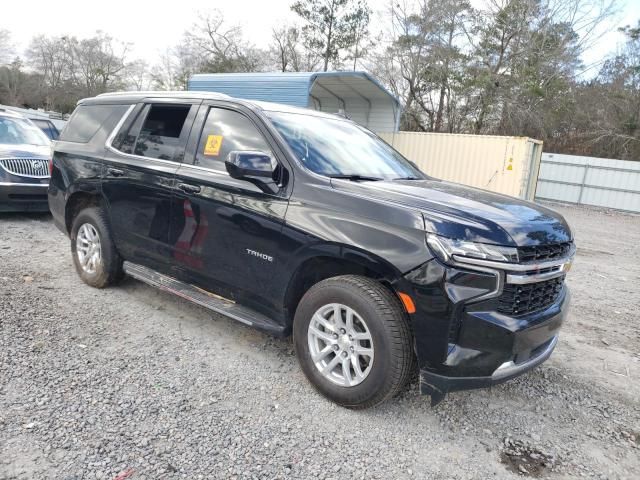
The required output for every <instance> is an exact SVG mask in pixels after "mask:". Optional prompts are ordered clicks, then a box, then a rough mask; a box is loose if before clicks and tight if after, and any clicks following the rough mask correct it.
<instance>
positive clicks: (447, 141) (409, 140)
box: [380, 132, 542, 200]
mask: <svg viewBox="0 0 640 480" xmlns="http://www.w3.org/2000/svg"><path fill="white" fill-rule="evenodd" d="M380 136H381V137H382V138H383V139H384V140H385V141H386V142H387V143H389V144H390V145H392V146H393V147H394V148H395V149H396V150H398V151H399V152H400V153H402V154H403V155H404V156H405V157H407V158H408V159H409V160H411V161H413V162H415V163H416V164H417V165H418V166H419V167H420V169H421V170H422V171H423V172H425V173H426V174H428V175H431V176H433V177H436V178H441V179H443V180H448V181H451V182H456V183H462V184H465V185H470V186H473V187H478V188H482V189H485V190H491V191H493V192H498V193H504V194H506V195H512V196H514V197H521V198H527V199H529V200H532V199H533V195H534V192H535V177H536V175H537V172H538V168H539V165H540V156H541V154H542V142H540V141H538V140H533V139H530V138H526V137H501V136H492V135H458V134H449V133H419V132H397V133H382V134H380Z"/></svg>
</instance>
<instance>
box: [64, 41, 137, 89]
mask: <svg viewBox="0 0 640 480" xmlns="http://www.w3.org/2000/svg"><path fill="white" fill-rule="evenodd" d="M63 40H64V41H65V44H66V45H67V47H68V51H69V52H70V54H71V59H72V70H71V75H72V77H73V79H74V80H75V82H76V84H78V85H82V86H83V87H84V93H85V94H86V95H87V96H94V95H97V94H99V93H104V92H107V91H109V90H112V89H115V88H121V87H122V86H124V81H123V79H122V77H121V74H124V73H125V66H126V56H127V53H128V50H129V45H128V44H123V43H121V42H118V41H116V40H114V39H113V37H111V36H110V35H107V34H105V33H103V32H98V33H97V35H96V36H94V37H91V38H86V39H82V40H78V39H76V38H74V37H72V38H68V37H64V38H63Z"/></svg>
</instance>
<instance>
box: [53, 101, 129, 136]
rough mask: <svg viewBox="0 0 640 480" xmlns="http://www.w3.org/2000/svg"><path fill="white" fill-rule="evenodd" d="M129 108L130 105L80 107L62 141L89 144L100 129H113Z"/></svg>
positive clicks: (70, 120) (66, 127)
mask: <svg viewBox="0 0 640 480" xmlns="http://www.w3.org/2000/svg"><path fill="white" fill-rule="evenodd" d="M127 108H128V105H78V107H77V108H76V109H75V111H74V112H73V115H71V118H70V119H69V122H68V123H67V125H66V126H65V127H64V130H63V131H62V133H61V134H60V140H62V141H65V142H75V143H87V142H89V141H91V139H92V138H93V136H94V135H95V134H96V133H97V132H98V130H100V127H102V126H105V127H107V126H110V127H111V128H113V124H114V123H117V121H118V120H119V119H120V117H122V115H124V112H125V111H126V110H127Z"/></svg>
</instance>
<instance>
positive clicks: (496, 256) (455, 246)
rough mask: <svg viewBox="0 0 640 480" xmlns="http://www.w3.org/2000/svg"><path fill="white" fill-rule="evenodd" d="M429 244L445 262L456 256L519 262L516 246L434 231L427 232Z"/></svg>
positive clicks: (435, 253) (434, 252)
mask: <svg viewBox="0 0 640 480" xmlns="http://www.w3.org/2000/svg"><path fill="white" fill-rule="evenodd" d="M427 244H428V245H429V247H430V248H431V251H432V252H433V254H434V255H435V256H436V257H437V258H438V259H440V260H441V261H443V262H448V261H450V260H451V259H452V258H454V257H462V258H461V260H463V261H464V258H477V259H480V260H491V261H494V262H509V263H517V262H518V249H517V248H515V247H502V246H500V245H489V244H487V243H476V242H468V241H466V240H456V239H453V238H446V237H441V236H439V235H434V234H432V233H428V234H427Z"/></svg>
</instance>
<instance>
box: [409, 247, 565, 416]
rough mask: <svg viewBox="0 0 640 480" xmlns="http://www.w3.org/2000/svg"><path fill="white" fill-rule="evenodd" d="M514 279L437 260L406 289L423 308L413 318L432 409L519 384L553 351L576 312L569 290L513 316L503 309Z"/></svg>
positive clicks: (423, 268)
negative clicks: (459, 395)
mask: <svg viewBox="0 0 640 480" xmlns="http://www.w3.org/2000/svg"><path fill="white" fill-rule="evenodd" d="M507 276H508V275H507V273H505V272H490V271H479V270H473V269H467V268H465V267H458V266H456V267H452V266H447V265H444V264H442V263H440V262H439V261H437V260H435V259H432V260H431V261H429V262H427V263H426V264H424V265H422V266H421V267H419V268H418V269H416V270H414V271H412V272H410V273H409V274H407V275H406V276H405V277H404V281H403V282H402V285H398V288H399V290H400V291H404V292H407V293H410V295H411V297H412V298H413V300H414V303H415V306H416V312H415V313H414V314H412V315H411V320H412V328H413V332H414V339H415V351H416V355H417V359H418V365H419V368H420V387H421V392H422V393H423V394H428V395H431V400H432V404H436V403H438V402H439V401H441V400H442V399H443V398H444V397H445V395H446V394H447V393H448V392H452V391H456V390H468V389H474V388H483V387H489V386H491V385H496V384H499V383H502V382H505V381H507V380H509V379H512V378H514V377H516V376H518V375H521V374H523V373H524V372H526V371H528V370H531V369H532V368H534V367H536V366H538V365H540V364H541V363H543V362H544V361H545V360H547V358H549V356H550V355H551V353H552V352H553V350H554V348H555V346H556V344H557V341H558V333H559V330H560V327H561V325H562V323H563V322H564V320H565V318H566V315H567V311H568V306H569V290H568V288H567V286H566V285H563V287H562V290H561V291H560V293H559V294H558V296H557V298H556V299H555V301H554V302H553V303H552V304H550V305H547V306H545V307H544V308H542V309H539V310H536V311H533V312H530V313H526V314H524V315H515V316H510V315H506V314H504V313H500V308H499V304H500V298H501V293H502V288H503V286H504V281H505V280H506V278H507ZM496 285H498V288H497V289H496Z"/></svg>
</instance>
